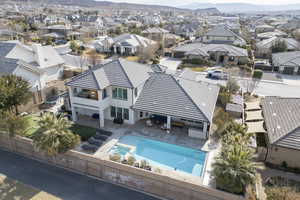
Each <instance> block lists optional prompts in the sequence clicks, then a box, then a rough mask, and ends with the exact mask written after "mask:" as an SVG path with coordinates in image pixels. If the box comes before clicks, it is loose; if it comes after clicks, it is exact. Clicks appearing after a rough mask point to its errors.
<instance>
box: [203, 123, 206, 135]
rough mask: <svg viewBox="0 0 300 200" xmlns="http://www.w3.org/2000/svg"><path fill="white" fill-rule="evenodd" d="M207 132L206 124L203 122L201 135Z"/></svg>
mask: <svg viewBox="0 0 300 200" xmlns="http://www.w3.org/2000/svg"><path fill="white" fill-rule="evenodd" d="M206 132H207V122H203V133H205V134H206Z"/></svg>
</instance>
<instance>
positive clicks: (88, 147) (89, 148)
mask: <svg viewBox="0 0 300 200" xmlns="http://www.w3.org/2000/svg"><path fill="white" fill-rule="evenodd" d="M81 148H82V149H83V150H85V151H93V152H95V151H97V149H98V147H97V146H96V145H91V144H84V145H82V146H81Z"/></svg>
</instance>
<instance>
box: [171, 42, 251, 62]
mask: <svg viewBox="0 0 300 200" xmlns="http://www.w3.org/2000/svg"><path fill="white" fill-rule="evenodd" d="M173 57H175V58H185V59H187V60H193V59H200V60H210V61H214V62H215V63H216V64H224V65H238V64H246V63H247V62H248V52H247V50H246V49H243V48H239V47H236V46H232V45H227V44H203V43H191V44H186V45H183V46H179V47H177V48H175V49H173Z"/></svg>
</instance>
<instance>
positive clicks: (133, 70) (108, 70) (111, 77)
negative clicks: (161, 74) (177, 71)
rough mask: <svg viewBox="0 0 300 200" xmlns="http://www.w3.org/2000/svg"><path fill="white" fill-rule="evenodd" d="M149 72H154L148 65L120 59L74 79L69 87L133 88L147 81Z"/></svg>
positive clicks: (69, 83)
mask: <svg viewBox="0 0 300 200" xmlns="http://www.w3.org/2000/svg"><path fill="white" fill-rule="evenodd" d="M149 72H152V70H151V68H150V67H148V66H146V65H143V64H140V63H137V62H131V61H127V60H125V59H122V58H120V59H117V60H113V61H111V62H108V63H105V64H103V65H98V66H96V67H94V68H92V69H90V70H88V71H87V72H85V73H83V74H80V75H78V76H76V77H74V78H73V79H72V80H71V81H70V82H68V83H67V85H69V86H75V87H82V88H91V89H103V88H105V87H107V86H109V85H111V86H119V87H126V88H133V87H137V86H138V85H140V84H141V83H142V82H144V81H146V80H147V79H148V77H149V74H148V73H149Z"/></svg>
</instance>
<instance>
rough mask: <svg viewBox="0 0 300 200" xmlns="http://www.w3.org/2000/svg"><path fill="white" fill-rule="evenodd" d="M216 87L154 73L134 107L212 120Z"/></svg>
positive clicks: (177, 115) (175, 115) (182, 116)
mask: <svg viewBox="0 0 300 200" xmlns="http://www.w3.org/2000/svg"><path fill="white" fill-rule="evenodd" d="M218 93H219V87H218V86H216V85H213V84H208V83H202V82H201V83H199V82H196V81H191V80H187V79H183V78H178V77H177V78H176V77H174V76H172V75H170V74H164V73H153V74H152V75H151V77H150V78H149V79H148V80H147V82H146V83H145V86H144V88H143V90H142V92H141V94H140V96H139V97H138V99H137V101H136V103H135V104H134V106H133V108H134V109H137V110H145V111H148V112H154V113H158V114H163V115H170V116H173V117H181V118H186V119H192V120H197V121H200V120H203V121H209V122H211V121H212V116H213V112H214V109H215V104H216V101H217V97H218Z"/></svg>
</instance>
